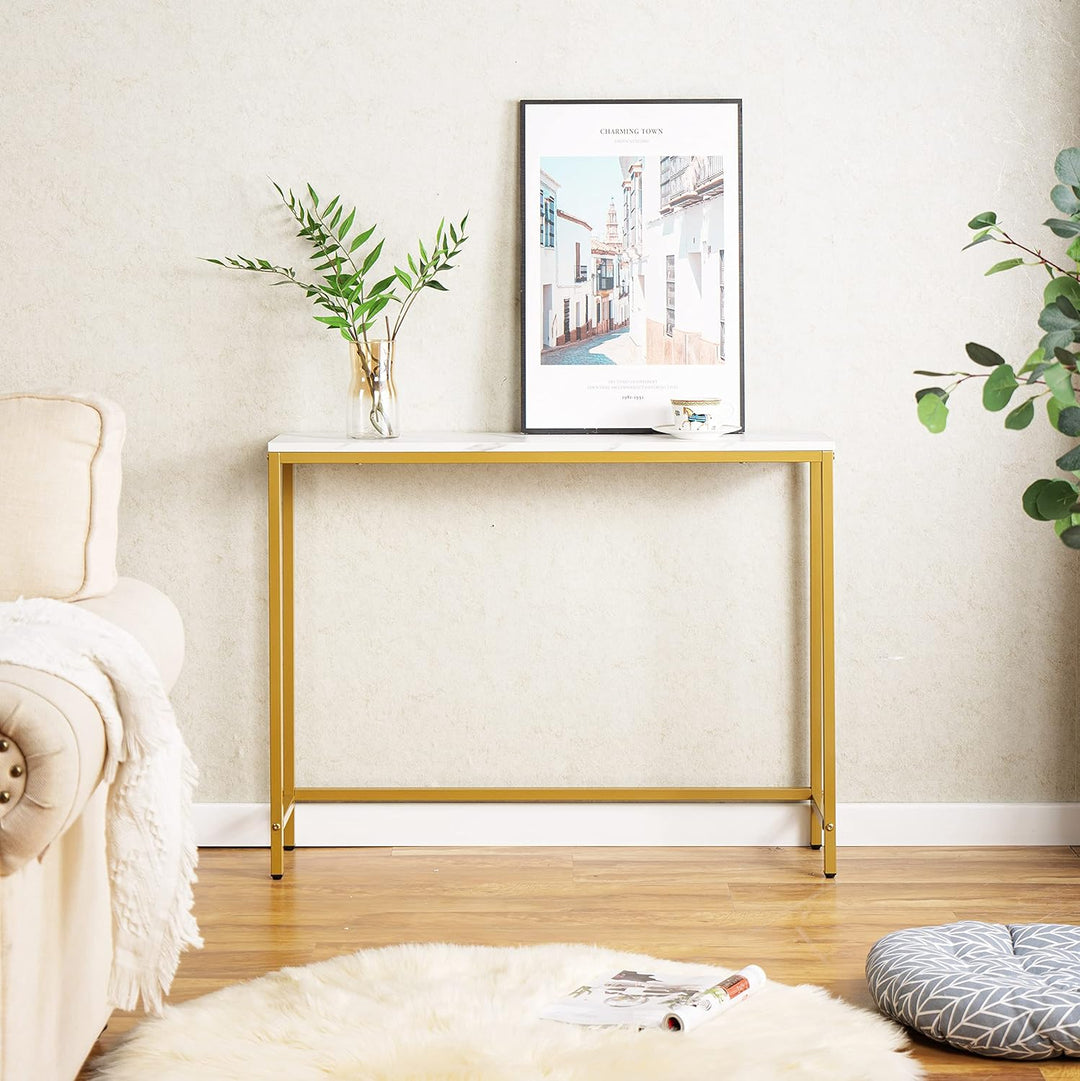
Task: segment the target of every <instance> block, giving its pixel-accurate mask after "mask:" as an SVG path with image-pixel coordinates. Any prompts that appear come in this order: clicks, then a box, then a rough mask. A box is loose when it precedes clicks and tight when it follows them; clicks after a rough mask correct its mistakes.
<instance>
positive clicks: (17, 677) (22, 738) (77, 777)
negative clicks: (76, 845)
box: [0, 664, 105, 876]
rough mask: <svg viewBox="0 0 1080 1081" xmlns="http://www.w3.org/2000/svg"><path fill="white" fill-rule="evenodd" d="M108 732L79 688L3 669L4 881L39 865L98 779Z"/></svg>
mask: <svg viewBox="0 0 1080 1081" xmlns="http://www.w3.org/2000/svg"><path fill="white" fill-rule="evenodd" d="M104 764H105V728H104V726H103V725H102V723H101V715H100V714H99V713H98V711H97V708H96V707H95V705H94V704H93V702H91V701H90V699H89V698H87V697H86V695H84V694H83V693H82V692H81V691H80V690H78V689H77V688H76V687H74V686H73V685H72V684H70V683H68V682H66V681H65V680H62V679H57V678H56V677H55V676H50V675H47V674H45V673H43V672H38V671H35V670H34V669H31V668H23V667H21V666H18V665H12V664H0V876H3V875H10V874H13V873H14V872H16V871H18V870H19V869H20V868H21V867H22V866H23V864H25V863H26V862H27V861H29V860H32V859H40V858H41V857H42V856H43V855H44V854H45V852H46V851H47V849H48V847H49V845H51V844H52V843H53V842H54V841H55V840H56V839H57V838H58V837H60V836H61V835H62V834H63V833H64V832H65V831H66V830H67V829H68V827H69V826H70V825H71V824H72V822H74V821H75V820H76V819H77V818H78V817H79V815H80V814H81V813H82V810H83V807H85V805H86V801H87V800H88V799H89V798H90V795H91V793H92V792H93V791H94V789H95V788H96V787H97V785H98V782H99V781H100V780H101V775H102V768H103V766H104Z"/></svg>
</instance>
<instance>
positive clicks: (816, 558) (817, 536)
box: [810, 462, 825, 848]
mask: <svg viewBox="0 0 1080 1081" xmlns="http://www.w3.org/2000/svg"><path fill="white" fill-rule="evenodd" d="M821 525H822V522H821V463H820V462H811V463H810V793H811V800H810V847H811V848H820V847H821V841H822V832H823V831H822V821H821V818H820V817H819V816H818V811H819V809H820V812H821V813H822V814H824V812H825V801H824V796H823V793H822V776H823V769H822V763H821V701H822V699H821V677H822V666H821V647H822V642H821V637H822V634H821V631H822V625H821Z"/></svg>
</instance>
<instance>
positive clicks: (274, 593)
mask: <svg viewBox="0 0 1080 1081" xmlns="http://www.w3.org/2000/svg"><path fill="white" fill-rule="evenodd" d="M283 488H284V476H283V473H282V463H281V456H280V455H278V454H269V455H268V456H267V530H268V534H269V537H268V540H269V553H268V555H269V558H268V563H269V617H270V619H269V622H270V877H271V878H281V876H282V875H283V874H284V873H285V853H284V819H285V785H284V768H285V767H284V757H285V745H284V725H283V712H284V710H283V706H284V697H285V695H284V691H285V667H284V663H285V657H284V613H283V600H284V596H283V590H282V586H283V574H284V552H283V544H282V541H283V524H284V523H283V517H282V496H283Z"/></svg>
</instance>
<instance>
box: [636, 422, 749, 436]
mask: <svg viewBox="0 0 1080 1081" xmlns="http://www.w3.org/2000/svg"><path fill="white" fill-rule="evenodd" d="M738 430H739V429H738V425H735V424H721V425H720V427H719V429H718V430H717V431H715V432H703V431H700V430H698V431H693V430H687V431H680V430H679V429H678V427H676V425H674V424H654V425H653V431H654V432H659V433H660V434H661V435H673V436H674V437H675V438H676V439H719V438H720V436H722V435H731V433H732V432H737V431H738Z"/></svg>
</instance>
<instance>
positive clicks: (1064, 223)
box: [1043, 218, 1080, 237]
mask: <svg viewBox="0 0 1080 1081" xmlns="http://www.w3.org/2000/svg"><path fill="white" fill-rule="evenodd" d="M1043 225H1045V226H1046V227H1047V228H1048V229H1049V230H1050V232H1051V233H1053V234H1054V236H1062V237H1070V236H1080V221H1070V220H1069V219H1068V218H1047V219H1046V221H1044V222H1043Z"/></svg>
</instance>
